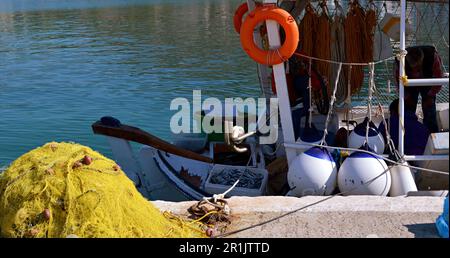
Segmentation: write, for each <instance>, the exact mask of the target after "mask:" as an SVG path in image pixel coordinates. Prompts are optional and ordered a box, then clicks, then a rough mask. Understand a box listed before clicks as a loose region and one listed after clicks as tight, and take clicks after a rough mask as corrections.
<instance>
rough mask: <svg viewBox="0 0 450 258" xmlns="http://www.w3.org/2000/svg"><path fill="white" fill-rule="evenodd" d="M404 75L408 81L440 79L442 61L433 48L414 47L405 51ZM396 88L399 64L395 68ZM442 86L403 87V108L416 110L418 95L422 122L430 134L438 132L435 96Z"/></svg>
mask: <svg viewBox="0 0 450 258" xmlns="http://www.w3.org/2000/svg"><path fill="white" fill-rule="evenodd" d="M406 51H407V52H408V54H407V55H406V58H405V73H406V75H407V76H408V79H423V78H442V77H443V72H442V61H441V58H440V56H439V54H438V53H437V51H436V48H435V47H433V46H414V47H409V48H407V49H406ZM395 69H396V71H395V74H396V75H397V76H395V78H396V82H397V86H398V78H399V76H398V75H399V62H398V60H397V62H396V66H395ZM441 87H442V86H417V87H408V86H406V87H405V106H407V107H408V109H409V110H413V111H414V112H415V110H416V109H417V102H418V98H419V95H420V96H421V97H422V112H423V118H424V119H423V121H424V124H425V125H426V127H427V128H428V130H429V131H430V132H431V133H435V132H437V131H438V125H437V119H436V95H437V94H438V92H439V91H440V90H441Z"/></svg>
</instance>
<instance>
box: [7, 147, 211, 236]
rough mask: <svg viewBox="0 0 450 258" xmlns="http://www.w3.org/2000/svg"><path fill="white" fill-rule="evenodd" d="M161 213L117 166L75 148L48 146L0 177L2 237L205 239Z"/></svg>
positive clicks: (195, 227) (197, 228) (189, 225)
mask: <svg viewBox="0 0 450 258" xmlns="http://www.w3.org/2000/svg"><path fill="white" fill-rule="evenodd" d="M201 229H202V226H201V225H199V224H193V222H190V223H189V222H187V221H184V220H181V219H179V218H177V217H175V216H172V215H169V216H168V215H166V214H163V213H161V212H160V211H159V210H158V209H157V208H156V207H155V206H153V204H152V203H150V202H149V201H148V200H146V199H145V198H144V197H143V196H142V195H141V194H140V193H139V192H138V191H137V190H136V188H135V186H134V184H133V182H132V181H131V180H130V179H128V177H127V176H126V175H125V174H124V172H123V171H122V170H121V169H120V167H119V166H117V165H116V163H115V162H114V161H112V160H110V159H108V158H106V157H104V156H102V155H101V154H99V153H98V152H95V151H93V150H92V149H90V148H88V147H85V146H82V145H78V144H74V143H56V142H52V143H48V144H46V145H44V146H42V147H39V148H37V149H34V150H32V151H30V152H28V153H26V154H24V155H23V156H21V157H20V158H18V159H17V160H15V161H14V162H13V163H12V164H11V165H10V166H9V167H8V168H7V169H6V171H4V172H3V173H2V174H1V175H0V237H57V238H61V237H63V238H65V237H71V236H77V237H114V238H115V237H121V238H128V237H202V236H205V234H204V233H203V232H204V231H203V230H201Z"/></svg>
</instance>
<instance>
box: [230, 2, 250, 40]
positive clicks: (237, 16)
mask: <svg viewBox="0 0 450 258" xmlns="http://www.w3.org/2000/svg"><path fill="white" fill-rule="evenodd" d="M247 12H248V5H247V3H243V4H241V5H240V6H239V7H238V9H236V12H234V18H233V23H234V30H235V31H236V32H237V33H238V34H239V33H240V32H241V26H242V18H243V17H244V15H245V14H246V13H247Z"/></svg>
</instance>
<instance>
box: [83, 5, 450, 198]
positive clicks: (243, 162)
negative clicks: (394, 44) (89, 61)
mask: <svg viewBox="0 0 450 258" xmlns="http://www.w3.org/2000/svg"><path fill="white" fill-rule="evenodd" d="M263 2H264V3H265V4H273V3H276V1H274V0H264V1H263ZM401 2H402V6H403V4H404V1H403V0H402V1H401ZM247 4H248V7H249V9H250V10H253V9H254V8H255V2H254V1H253V0H248V1H247ZM404 7H405V6H403V9H402V15H401V20H402V24H403V23H404V20H405V10H406V9H404ZM271 8H274V7H271ZM266 27H267V32H268V38H269V45H270V46H271V47H273V48H274V47H279V46H280V38H279V37H280V36H279V35H280V34H279V28H278V26H277V25H276V23H275V22H273V21H270V20H269V21H267V22H266ZM241 32H242V31H241ZM400 33H401V36H400V38H402V35H403V38H404V33H405V27H404V26H401V32H400ZM257 34H258V33H256V34H255V35H254V37H255V40H256V41H258V40H259V41H261V38H260V37H259V36H258V35H257ZM400 49H401V50H404V49H405V44H404V41H403V42H401V44H400ZM402 58H403V59H404V57H402ZM260 59H261V58H260ZM401 63H404V61H403V60H401ZM272 69H273V74H274V81H275V87H276V91H277V97H278V99H279V105H280V106H279V109H280V118H281V133H282V139H280V142H279V145H280V146H281V148H280V149H278V153H271V152H275V151H276V150H277V148H275V149H274V148H270V147H269V148H267V146H264V145H260V144H259V143H258V135H254V134H253V135H250V136H249V137H246V139H245V141H244V142H243V143H241V144H240V145H239V146H240V148H245V149H246V150H245V151H243V152H236V145H235V144H233V143H232V142H230V141H229V139H228V140H227V137H228V138H229V137H230V136H229V135H225V136H224V137H225V138H224V140H222V141H220V140H219V141H217V140H210V139H208V138H209V137H208V135H203V136H199V135H194V134H193V135H182V136H181V137H182V140H181V141H178V142H177V141H176V140H175V141H174V143H169V142H167V141H164V140H162V139H160V138H158V137H156V136H154V135H152V134H150V133H148V132H145V131H143V130H141V129H139V128H137V127H133V126H129V125H125V124H122V123H121V122H120V121H118V120H116V119H114V118H111V117H104V118H102V119H101V120H99V121H97V122H95V123H94V124H93V125H92V129H93V132H94V133H95V134H101V135H104V136H107V139H108V141H109V144H110V146H111V148H112V151H113V155H114V158H115V160H116V161H117V162H118V164H119V165H120V166H121V167H122V168H123V170H124V171H125V172H126V173H127V175H128V176H129V177H130V178H131V179H132V180H133V181H134V182H135V184H136V186H137V187H138V189H139V190H140V191H141V192H142V193H143V194H144V195H145V196H147V197H148V198H149V199H152V200H168V201H183V200H200V199H202V198H204V197H210V196H212V195H213V194H220V193H224V192H226V191H227V190H229V188H230V187H231V185H232V184H223V185H220V184H215V183H214V182H213V180H212V177H213V176H214V175H215V173H218V171H219V170H220V171H225V170H226V169H230V170H235V171H238V172H236V173H241V174H242V173H244V171H245V170H250V171H252V173H253V174H257V175H259V176H261V177H262V178H261V181H260V185H258V186H257V187H248V186H247V187H245V186H242V187H241V186H240V185H237V186H236V187H235V188H233V189H232V190H231V191H230V192H229V193H228V194H227V196H232V195H247V196H258V195H267V194H272V195H274V194H275V195H285V194H286V193H287V190H289V187H288V188H287V189H286V188H283V187H280V188H278V192H273V191H268V190H267V185H268V184H270V182H271V180H275V179H274V178H273V177H274V175H273V174H271V175H269V172H268V170H267V165H268V164H269V162H272V161H274V159H275V158H276V157H277V156H278V157H280V156H286V159H287V164H288V165H289V164H291V163H292V161H293V160H294V159H295V158H296V157H297V156H298V155H300V154H301V153H303V152H304V151H305V150H306V149H307V148H309V147H311V146H310V145H309V146H308V145H305V143H304V142H302V141H301V140H300V139H295V137H294V134H293V133H292V132H293V125H292V117H291V112H292V110H293V107H291V106H290V98H289V94H288V90H287V88H288V85H287V82H286V76H285V74H286V70H285V66H284V64H283V63H281V64H273V66H272ZM258 73H259V75H260V78H262V79H261V80H260V83H261V88H262V89H267V88H269V89H270V82H268V81H267V80H266V79H264V78H268V77H269V76H267V75H268V69H267V66H266V65H262V64H259V65H258ZM408 82H409V84H410V85H417V86H419V85H430V84H431V85H440V84H445V85H447V87H448V77H447V78H442V79H420V80H417V79H416V80H409V81H408ZM403 83H404V82H402V81H400V89H401V90H400V94H399V98H400V116H401V117H403V112H404V101H403V100H404V96H403V91H402V88H403V87H404V85H403ZM387 109H388V108H387V107H386V106H384V107H383V110H384V112H386V111H387ZM448 109H449V108H448V103H444V104H440V105H438V116H439V117H441V118H442V119H439V122H440V130H441V131H442V132H441V134H443V136H440V139H441V141H442V139H447V145H446V146H441V147H440V148H441V149H440V150H438V151H436V148H435V147H436V146H435V145H433V144H434V143H433V140H434V139H435V138H436V135H433V134H432V135H431V136H430V139H429V140H428V143H429V145H430V146H429V148H428V153H425V154H424V155H416V156H408V155H405V154H404V152H403V136H404V135H403V134H402V133H401V132H400V135H399V136H400V137H399V138H400V143H399V145H400V146H401V147H400V154H401V156H402V157H403V158H404V159H405V160H409V161H430V162H422V166H423V167H425V168H434V169H439V170H443V171H447V172H448V128H449V126H448ZM348 112H350V113H352V114H353V115H352V121H349V117H348ZM373 113H374V114H375V111H374V112H373ZM386 113H388V112H386ZM367 115H368V113H367V107H365V106H356V107H351V110H348V109H346V108H341V109H336V110H335V112H334V115H333V116H331V117H330V118H331V119H330V121H331V122H330V124H328V123H325V120H327V117H326V116H324V115H321V114H319V113H318V112H316V111H314V112H313V114H312V118H311V119H312V122H313V123H314V124H315V125H316V126H317V127H319V128H321V129H324V128H325V124H327V125H328V126H329V127H327V129H328V131H329V132H331V133H332V134H333V133H337V132H338V130H339V129H340V128H345V129H347V130H352V129H353V128H354V125H355V124H359V123H362V122H363V120H364V118H365V117H366V116H367ZM445 118H447V119H445ZM377 119H378V121H376V120H377ZM373 121H375V122H378V123H379V122H381V121H382V118H380V117H377V118H373ZM400 131H401V130H400ZM130 142H137V143H140V144H142V145H143V147H142V148H141V149H140V151H139V153H137V155H135V154H134V153H133V150H132V147H131V145H130ZM438 163H439V164H438ZM444 163H445V164H447V165H446V166H445V165H443V164H444ZM286 170H287V169H285V171H284V174H286V173H287V171H286ZM238 178H240V177H238ZM427 178H428V179H427V180H428V182H426V183H425V185H423V186H420V185H419V190H448V175H447V176H446V178H445V176H444V178H443V177H442V175H441V176H436V177H427ZM430 178H431V179H430ZM278 179H279V178H278ZM278 179H277V180H278ZM284 180H285V182H284V183H285V184H287V182H286V179H285V178H284ZM425 181H426V180H425ZM430 181H431V182H436V181H437V182H438V183H437V184H435V186H433V187H434V188H435V189H428V188H427V187H428V186H429V185H430ZM417 183H420V182H417Z"/></svg>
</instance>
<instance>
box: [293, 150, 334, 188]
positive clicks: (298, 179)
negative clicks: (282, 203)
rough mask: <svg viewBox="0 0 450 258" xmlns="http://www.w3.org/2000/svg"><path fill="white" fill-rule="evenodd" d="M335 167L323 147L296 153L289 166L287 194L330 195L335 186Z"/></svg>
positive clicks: (331, 158)
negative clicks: (288, 188)
mask: <svg viewBox="0 0 450 258" xmlns="http://www.w3.org/2000/svg"><path fill="white" fill-rule="evenodd" d="M336 175H337V168H336V163H335V162H334V160H333V157H332V156H331V154H330V153H329V152H328V150H327V149H325V148H319V147H313V148H311V149H308V150H307V151H305V152H303V153H302V154H300V155H298V156H297V157H296V158H295V159H294V161H292V163H291V164H290V166H289V171H288V175H287V178H288V183H289V186H290V188H291V190H290V191H289V193H288V195H289V196H297V197H301V196H305V195H330V194H331V193H332V192H333V190H334V188H335V187H336Z"/></svg>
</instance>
